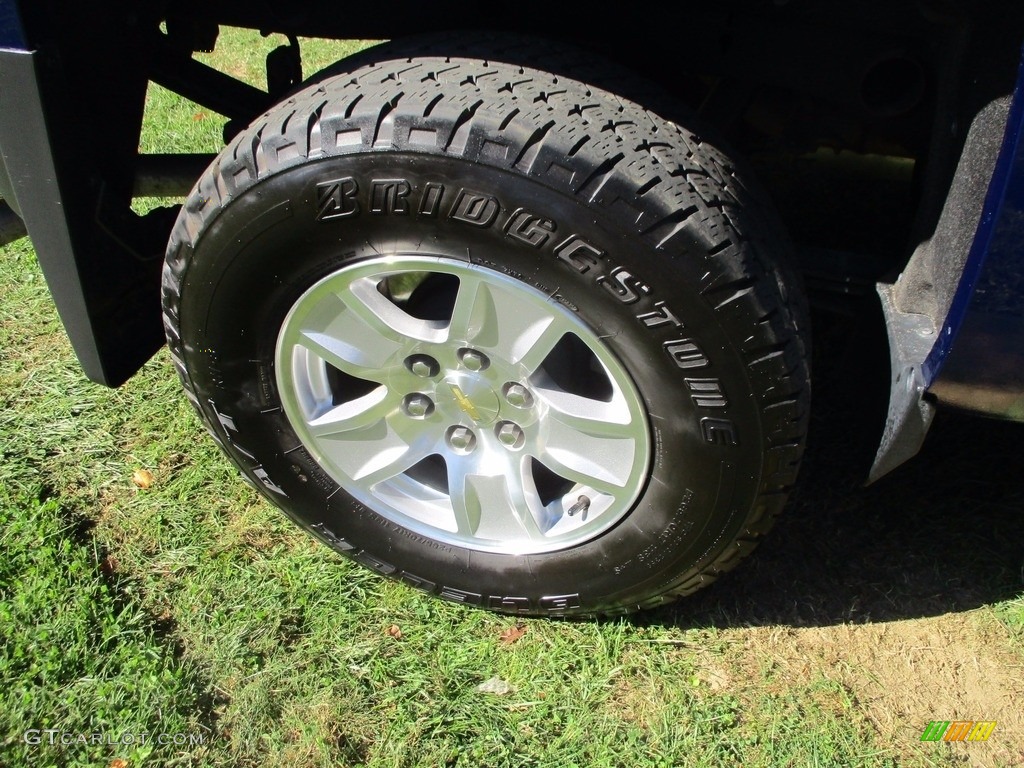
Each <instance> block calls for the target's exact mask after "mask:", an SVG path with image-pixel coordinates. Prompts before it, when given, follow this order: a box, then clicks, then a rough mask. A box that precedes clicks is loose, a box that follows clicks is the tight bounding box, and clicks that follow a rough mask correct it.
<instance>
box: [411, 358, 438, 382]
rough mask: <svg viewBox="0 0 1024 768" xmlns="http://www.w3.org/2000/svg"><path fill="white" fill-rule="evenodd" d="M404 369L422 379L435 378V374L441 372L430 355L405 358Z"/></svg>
mask: <svg viewBox="0 0 1024 768" xmlns="http://www.w3.org/2000/svg"><path fill="white" fill-rule="evenodd" d="M405 367H406V368H408V369H409V370H410V371H412V372H413V373H414V374H416V375H417V376H420V377H421V378H424V379H430V378H433V377H434V376H437V372H438V371H440V370H441V366H439V365H438V364H437V360H435V359H434V358H432V357H431V356H430V355H409V357H407V358H405Z"/></svg>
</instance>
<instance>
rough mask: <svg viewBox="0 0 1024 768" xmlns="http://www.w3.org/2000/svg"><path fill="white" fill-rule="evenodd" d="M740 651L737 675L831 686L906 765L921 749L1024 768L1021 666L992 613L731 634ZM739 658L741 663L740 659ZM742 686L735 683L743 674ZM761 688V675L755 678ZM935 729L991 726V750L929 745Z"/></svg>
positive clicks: (974, 762)
mask: <svg viewBox="0 0 1024 768" xmlns="http://www.w3.org/2000/svg"><path fill="white" fill-rule="evenodd" d="M727 634H731V635H734V638H733V639H735V640H739V639H740V638H742V639H743V642H744V648H743V650H742V651H740V650H736V651H733V653H732V654H730V656H731V658H729V661H730V662H731V663H732V664H734V665H735V666H736V667H737V668H740V669H746V670H748V671H749V670H750V667H755V668H756V667H757V665H759V664H763V663H764V662H765V661H766V660H769V659H770V660H771V663H773V664H774V665H775V674H774V675H773V677H774V678H776V679H777V680H780V681H782V683H783V684H785V682H786V681H791V682H792V683H793V684H795V685H802V686H803V685H809V684H811V683H812V682H813V681H814V680H816V679H819V678H821V677H824V678H828V679H830V680H835V681H837V682H839V683H841V684H842V685H843V686H845V687H846V689H847V690H849V691H850V692H851V694H852V695H853V696H854V697H855V699H856V706H857V709H858V710H859V711H860V712H862V713H863V714H864V715H865V716H866V717H867V718H868V720H869V721H870V722H871V723H873V724H874V726H875V728H876V730H877V733H878V744H879V746H880V747H882V748H891V749H893V750H894V751H895V753H896V754H897V755H898V756H899V757H900V758H903V759H909V758H912V757H915V756H920V755H922V751H923V749H922V748H923V747H926V746H927V747H932V746H935V747H938V748H943V749H949V750H953V751H955V752H957V753H958V755H959V756H960V757H961V759H963V760H964V761H965V762H966V764H968V765H971V766H977V768H990V767H992V766H1001V765H1024V708H1022V707H1021V703H1022V702H1024V659H1022V658H1021V657H1020V656H1018V655H1016V654H1014V653H1013V652H1012V651H1011V650H1010V649H1009V648H1010V642H1009V639H1010V638H1009V633H1008V632H1007V630H1006V629H1005V627H1004V626H1003V625H1002V624H1000V623H999V622H998V621H997V620H996V619H995V617H993V616H992V615H991V612H989V611H988V610H986V609H980V610H978V611H973V612H971V613H968V614H946V615H943V616H935V617H930V618H926V619H908V620H903V621H892V622H886V623H878V624H860V625H850V624H843V625H837V626H829V627H799V628H797V627H779V626H771V627H752V628H746V629H739V628H737V629H732V630H728V631H727ZM737 653H739V657H737V656H736V655H735V654H737ZM737 677H739V675H737ZM753 678H754V679H756V676H753ZM931 720H995V721H996V722H997V723H998V724H997V725H996V728H995V730H994V731H993V732H992V735H991V737H990V738H989V740H988V741H987V742H975V743H949V744H946V743H942V744H937V745H930V744H923V743H922V742H921V740H920V739H921V734H922V732H923V731H924V728H925V726H927V724H928V722H929V721H931Z"/></svg>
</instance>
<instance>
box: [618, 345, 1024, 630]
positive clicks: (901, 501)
mask: <svg viewBox="0 0 1024 768" xmlns="http://www.w3.org/2000/svg"><path fill="white" fill-rule="evenodd" d="M842 348H843V349H847V350H848V349H849V347H848V346H844V347H842ZM840 357H842V356H841V355H840ZM846 362H847V363H849V362H850V361H849V360H847V361H846ZM864 362H865V361H856V363H855V364H852V365H846V364H839V365H837V364H836V363H837V359H836V357H835V352H834V351H833V350H827V351H826V352H825V353H824V354H822V355H818V357H817V358H816V366H817V369H818V370H819V371H820V370H825V371H829V370H831V371H834V373H833V375H832V378H831V380H829V379H827V378H826V380H825V383H824V386H821V387H819V389H818V391H817V392H816V398H817V400H818V402H817V403H816V407H817V406H818V405H823V406H824V407H823V408H821V409H819V411H817V412H816V414H817V415H816V416H815V417H814V419H813V421H812V424H811V431H810V435H809V439H808V450H807V454H806V456H805V459H804V466H803V468H802V470H801V480H800V486H799V491H798V493H797V494H795V496H794V498H793V499H792V500H791V503H790V505H789V507H788V508H787V510H786V511H785V513H784V514H783V516H782V517H781V518H780V519H779V521H778V522H777V523H776V526H775V528H774V530H773V531H772V532H771V533H770V534H769V535H768V537H767V538H766V539H765V541H764V542H763V543H762V544H761V546H760V547H759V548H758V550H757V551H756V552H755V553H754V554H753V555H752V556H751V557H750V558H749V559H748V560H747V561H746V562H744V563H742V564H741V565H740V566H739V567H738V568H737V569H736V570H735V571H733V572H732V573H729V574H726V575H724V576H723V577H721V578H720V579H719V581H718V582H716V583H715V584H713V585H711V586H710V587H709V588H707V589H706V590H703V591H702V592H699V593H697V594H695V595H693V596H691V597H689V598H685V599H683V600H682V601H680V602H679V603H677V604H675V605H673V606H670V607H667V608H664V609H661V610H658V611H653V612H648V613H647V614H646V615H644V614H641V615H640V616H638V617H637V621H639V622H642V623H654V624H675V625H679V626H686V627H694V626H708V625H712V626H744V625H761V624H788V625H793V626H822V625H832V624H840V623H845V622H852V623H859V622H868V621H892V620H897V619H908V618H918V617H923V616H934V615H938V614H942V613H948V612H956V611H965V610H969V609H972V608H977V607H979V606H981V605H985V604H988V603H994V602H998V601H1002V600H1007V599H1011V598H1014V597H1017V596H1019V595H1020V594H1022V593H1024V471H1022V468H1024V424H1014V423H1007V422H1000V421H994V420H988V419H982V418H977V417H971V416H967V415H962V414H957V413H953V412H946V411H942V410H940V411H939V413H938V415H937V416H936V419H935V422H934V424H933V425H932V428H931V432H930V433H929V435H928V438H927V440H926V441H925V445H924V448H923V450H922V451H921V453H920V454H918V455H917V456H916V457H915V458H913V459H912V460H911V461H910V462H908V463H907V464H905V465H903V466H902V467H900V468H898V469H897V470H896V471H894V472H893V473H891V474H890V475H888V476H887V477H884V478H882V479H881V480H880V481H878V482H877V483H875V484H874V485H872V486H869V487H866V488H865V487H864V486H863V485H862V483H863V480H864V478H865V476H866V467H865V464H864V462H863V461H860V462H858V461H855V460H853V459H852V458H851V457H852V456H854V455H857V454H858V452H859V454H860V455H861V456H862V457H863V456H864V455H865V452H864V448H865V447H867V446H869V445H872V444H873V443H872V440H873V439H874V437H875V435H877V431H876V429H875V426H874V425H867V424H864V423H862V422H863V412H864V411H858V409H857V406H856V402H857V401H856V399H855V398H854V399H850V398H847V397H846V396H847V395H848V394H849V393H850V391H851V384H852V385H854V386H856V385H857V384H858V380H857V378H856V374H853V373H851V372H852V371H854V370H866V369H864V368H862V367H861V366H862V365H863V364H864ZM876 363H877V361H876ZM829 366H832V367H831V368H830V367H829ZM876 373H877V371H876ZM865 375H866V376H870V375H871V374H870V373H867V374H865ZM821 378H822V377H819V380H820V379H821ZM876 380H877V379H876ZM876 394H877V393H876ZM860 402H861V404H863V398H862V399H861V401H860ZM821 411H824V415H822V414H821Z"/></svg>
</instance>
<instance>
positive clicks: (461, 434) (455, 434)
mask: <svg viewBox="0 0 1024 768" xmlns="http://www.w3.org/2000/svg"><path fill="white" fill-rule="evenodd" d="M447 440H448V445H449V446H450V447H451V449H452V450H453V451H455V452H456V453H471V452H472V451H473V449H474V448H476V435H474V434H473V430H471V429H470V428H469V427H462V426H454V427H449V428H448V434H447Z"/></svg>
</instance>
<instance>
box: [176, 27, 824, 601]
mask: <svg viewBox="0 0 1024 768" xmlns="http://www.w3.org/2000/svg"><path fill="white" fill-rule="evenodd" d="M424 50H427V49H424ZM529 50H530V49H529V46H528V45H521V46H519V47H518V48H516V49H515V50H512V51H510V52H509V53H508V55H506V56H494V57H487V58H474V57H466V58H460V57H458V56H455V55H450V56H443V57H442V56H433V55H431V54H430V53H429V52H428V53H424V54H423V55H408V53H407V52H405V51H404V50H403V49H402V48H400V47H398V46H390V47H389V46H383V47H381V48H378V49H376V50H374V51H370V52H369V53H366V54H363V55H362V56H361V57H360V58H358V59H357V60H356V61H355V62H354V63H351V64H347V63H345V62H343V63H341V64H339V65H338V66H337V67H336V68H334V70H332V73H331V74H329V75H328V76H326V77H324V78H323V79H321V80H319V81H318V82H316V83H314V84H313V85H310V86H309V87H307V88H306V89H305V90H303V91H301V92H299V93H297V94H296V95H295V96H293V97H292V98H289V99H288V100H287V101H286V102H284V103H282V104H280V105H278V106H277V107H275V108H274V109H273V110H272V111H270V112H268V113H267V114H266V115H264V116H263V117H262V118H261V119H259V120H257V121H256V122H255V123H254V124H253V125H252V126H250V127H249V128H248V129H247V130H246V131H244V132H242V133H241V134H240V135H239V136H238V137H237V138H236V139H235V140H234V141H233V142H232V143H231V145H230V146H228V147H227V148H226V149H225V150H224V151H223V152H222V153H221V155H220V156H219V157H218V158H217V160H216V161H215V162H214V163H213V165H212V166H211V167H210V168H209V170H208V171H207V172H206V173H205V175H204V176H203V177H202V179H201V180H200V181H199V182H198V184H197V185H196V188H195V189H194V190H193V193H192V195H191V196H190V197H189V199H188V201H187V203H186V204H185V206H184V209H183V211H182V214H181V216H180V217H179V220H178V223H177V225H176V227H175V229H174V233H173V236H172V239H171V243H170V246H169V250H168V256H167V263H166V267H165V270H164V280H163V293H164V308H165V325H166V328H167V336H168V341H169V344H170V348H171V352H172V356H173V359H174V362H175V365H176V367H177V369H178V372H179V374H180V376H181V378H182V381H183V382H184V385H185V391H186V394H187V395H188V396H189V398H190V399H191V400H192V402H193V404H194V405H195V407H196V409H197V410H198V412H199V414H200V416H201V417H202V419H203V421H204V422H205V424H206V426H207V427H208V429H209V431H210V432H211V434H212V435H213V436H214V439H216V440H217V441H218V443H219V444H220V445H221V446H222V447H223V449H224V450H225V451H226V453H227V454H228V456H230V457H231V459H232V460H233V461H234V462H235V463H236V464H237V465H238V466H239V468H240V469H241V470H242V472H243V473H244V474H245V475H246V476H247V477H248V478H249V479H250V480H251V481H252V482H253V483H254V484H255V485H256V487H257V488H259V489H260V490H261V491H262V492H263V493H264V494H265V495H266V496H267V497H268V498H269V499H270V500H272V501H273V502H274V503H275V504H277V505H279V506H280V507H281V508H282V509H283V510H284V511H285V512H286V513H287V514H288V515H289V516H291V517H292V519H294V520H295V521H296V522H297V523H298V524H299V525H301V526H303V527H304V528H305V529H307V530H308V531H310V532H311V533H313V534H314V535H316V536H317V537H319V538H320V539H321V540H323V541H324V542H326V543H327V544H329V545H330V546H332V547H334V548H335V549H336V550H338V551H339V552H342V553H344V554H346V555H348V556H350V557H352V558H354V559H356V560H357V561H359V562H360V563H362V564H364V565H366V566H369V567H370V568H373V569H374V570H376V571H378V572H380V573H381V574H384V575H387V576H390V577H392V578H395V579H400V580H402V581H405V582H406V583H408V584H411V585H413V586H415V587H418V588H420V589H423V590H426V591H428V592H431V593H433V594H435V595H438V596H440V597H443V598H447V599H450V600H455V601H458V602H463V603H468V604H473V605H478V606H482V607H485V608H489V609H493V610H496V611H502V612H508V613H521V614H534V615H598V614H612V613H619V612H624V611H629V610H635V609H638V608H643V607H649V606H654V605H657V604H660V603H662V602H665V601H667V600H670V599H672V598H674V597H676V596H678V595H682V594H686V593H689V592H692V591H693V590H695V589H697V588H699V587H700V586H702V585H705V584H707V583H709V582H710V581H712V580H714V578H715V577H716V576H717V575H718V574H719V573H721V572H723V571H726V570H728V569H730V568H731V567H733V566H734V565H735V564H736V562H738V560H739V559H740V558H741V557H742V556H743V555H745V554H746V553H747V552H749V551H750V550H751V549H752V548H753V546H754V545H755V544H756V543H757V541H758V540H759V539H760V537H761V536H762V534H764V533H765V532H766V531H767V529H768V528H769V527H770V525H771V523H772V520H773V518H774V517H775V515H776V514H777V513H778V512H779V510H780V509H781V506H782V504H783V503H784V500H785V497H786V494H787V492H788V491H789V489H790V488H791V486H792V485H793V483H794V482H795V479H796V473H797V468H798V465H799V461H800V457H801V453H802V444H803V440H804V434H805V429H806V417H807V410H808V402H809V382H808V371H807V363H806V350H805V344H804V338H803V334H804V333H805V332H806V321H805V317H804V313H803V309H802V304H801V299H800V296H799V286H798V284H797V283H796V281H795V279H794V278H793V277H792V274H791V272H790V271H789V268H788V266H787V265H786V253H787V252H786V243H785V240H784V238H783V237H782V236H781V235H780V234H779V232H780V228H779V227H778V225H777V223H776V221H775V220H774V218H773V216H772V213H771V211H770V208H769V206H767V205H766V204H765V202H764V201H763V200H762V199H761V198H760V197H759V196H758V194H757V193H756V192H755V191H754V190H752V189H751V187H750V186H749V182H744V180H742V179H741V177H740V174H739V172H738V171H737V168H736V163H735V162H734V161H733V160H731V159H730V158H729V157H728V156H727V155H726V154H725V153H724V152H723V151H722V149H721V148H720V146H716V144H715V143H712V142H711V141H709V140H708V139H707V138H706V134H705V133H703V132H701V131H697V130H696V129H695V128H694V126H693V125H692V124H691V121H690V120H689V119H688V118H685V117H683V118H679V117H677V116H676V115H673V118H674V119H675V120H676V122H670V121H668V120H666V119H664V118H663V117H660V116H658V115H657V114H654V113H652V112H650V111H646V110H645V108H644V106H642V105H638V104H636V103H633V102H631V101H629V100H627V98H625V96H617V95H614V94H612V93H610V92H607V91H605V90H602V89H601V88H599V87H598V83H600V84H601V85H606V84H607V83H609V82H617V81H620V80H621V79H620V78H618V75H617V74H616V76H615V77H602V76H601V74H600V71H599V69H600V68H599V67H598V66H597V65H595V64H594V63H593V60H588V61H587V62H586V66H585V67H584V68H582V69H576V70H575V71H576V72H578V73H580V74H579V76H580V77H583V78H585V79H586V80H587V81H588V82H578V81H576V80H574V79H572V78H571V77H567V76H566V74H565V71H566V70H568V69H569V68H570V66H568V65H571V64H572V55H567V57H566V59H565V60H564V61H562V62H561V64H558V63H557V62H555V63H551V62H552V61H553V60H552V58H551V56H550V55H547V56H546V58H545V57H544V56H541V54H540V53H538V54H537V55H536V56H530V55H529ZM530 60H533V61H542V62H545V63H544V65H543V67H544V70H545V71H542V70H541V69H533V68H530V67H528V66H525V65H523V66H521V65H520V62H521V61H530ZM506 62H511V63H506ZM563 65H566V66H563ZM581 66H582V65H581ZM547 70H551V71H547ZM559 70H561V71H559ZM608 71H612V70H608ZM616 72H617V71H616ZM588 73H592V74H588ZM622 82H625V81H622ZM641 90H642V89H636V90H631V89H630V88H629V87H627V86H626V85H623V87H622V89H621V90H620V93H628V94H630V95H633V94H635V93H639V92H641ZM648 106H651V105H648ZM695 131H696V132H695Z"/></svg>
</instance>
